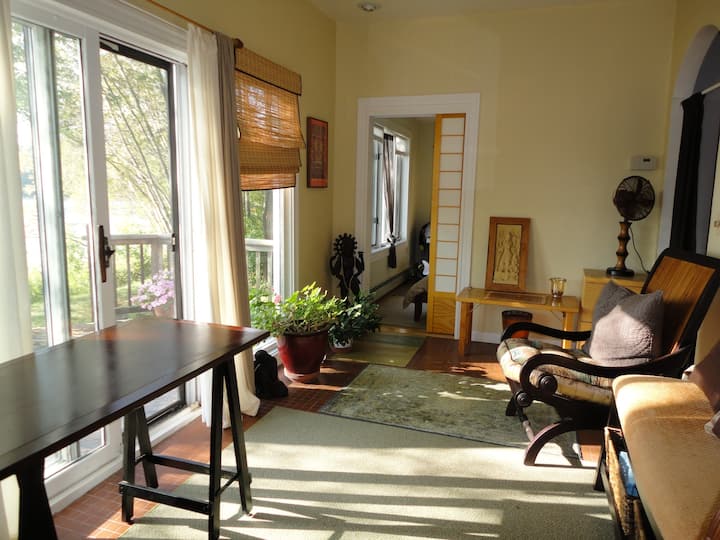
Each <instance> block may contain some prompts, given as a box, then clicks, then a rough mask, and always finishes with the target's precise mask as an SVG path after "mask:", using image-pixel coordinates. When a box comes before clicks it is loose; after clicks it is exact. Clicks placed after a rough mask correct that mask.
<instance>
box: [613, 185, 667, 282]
mask: <svg viewBox="0 0 720 540" xmlns="http://www.w3.org/2000/svg"><path fill="white" fill-rule="evenodd" d="M613 203H614V204H615V208H617V209H618V212H620V215H621V216H622V218H623V221H621V222H620V234H619V235H618V237H617V238H618V242H619V245H618V250H617V251H616V252H615V255H617V263H616V264H615V266H611V267H610V268H608V269H607V274H608V275H609V276H618V277H629V276H632V275H634V274H635V272H633V271H632V270H630V269H628V268H626V267H625V258H626V257H627V255H628V251H627V242H628V240H629V239H630V225H631V224H632V222H633V221H639V220H641V219H644V218H646V217H647V216H648V214H649V213H650V211H651V210H652V209H653V206H654V205H655V190H654V189H653V187H652V184H651V183H650V182H649V181H648V180H647V179H646V178H643V177H642V176H628V177H627V178H623V180H622V181H621V182H620V185H619V186H618V187H617V189H616V190H615V195H614V196H613Z"/></svg>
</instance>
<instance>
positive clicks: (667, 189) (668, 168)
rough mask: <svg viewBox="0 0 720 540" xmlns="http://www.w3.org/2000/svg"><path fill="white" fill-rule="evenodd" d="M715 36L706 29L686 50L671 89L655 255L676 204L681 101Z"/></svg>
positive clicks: (712, 28) (663, 244)
mask: <svg viewBox="0 0 720 540" xmlns="http://www.w3.org/2000/svg"><path fill="white" fill-rule="evenodd" d="M717 34H718V28H717V27H716V26H705V27H704V28H702V29H701V30H700V31H699V32H698V33H697V35H696V36H695V39H694V40H693V42H692V43H691V44H690V47H688V51H687V53H686V54H685V58H684V59H683V62H682V65H681V66H680V69H679V71H678V76H677V79H676V82H675V88H674V89H673V95H672V102H671V103H670V131H669V134H668V143H667V150H666V152H665V156H666V157H665V182H664V186H663V197H662V209H661V212H660V230H659V233H658V247H657V248H658V249H657V250H658V253H660V252H661V251H662V250H663V249H665V248H666V247H668V246H669V245H670V228H671V226H672V213H673V206H674V202H675V180H676V178H677V165H678V154H679V152H680V136H681V135H682V122H683V112H682V101H683V100H684V99H686V98H688V97H690V96H691V95H692V93H693V89H694V88H695V80H696V79H697V76H698V73H699V72H700V67H701V66H702V63H703V60H704V59H705V54H706V53H707V51H708V49H709V48H710V45H711V44H712V41H713V39H715V37H716V36H717Z"/></svg>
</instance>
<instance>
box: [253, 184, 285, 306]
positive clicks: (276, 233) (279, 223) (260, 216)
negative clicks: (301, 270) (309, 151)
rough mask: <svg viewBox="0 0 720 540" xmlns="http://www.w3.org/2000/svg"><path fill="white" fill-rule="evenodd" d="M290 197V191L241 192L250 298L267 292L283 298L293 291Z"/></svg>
mask: <svg viewBox="0 0 720 540" xmlns="http://www.w3.org/2000/svg"><path fill="white" fill-rule="evenodd" d="M292 198H293V190H292V189H290V188H286V189H271V190H253V191H243V216H244V220H245V252H246V258H247V268H248V285H249V289H250V295H251V296H252V295H253V294H257V293H262V292H266V291H268V290H271V291H274V292H276V293H278V294H280V295H281V296H286V295H287V294H289V293H290V292H291V291H292V290H293V283H292V277H293V273H292V268H293V264H292V259H293V258H292V248H291V246H292V238H291V232H290V231H291V230H292V227H291V226H290V225H291V223H292V209H293V201H292Z"/></svg>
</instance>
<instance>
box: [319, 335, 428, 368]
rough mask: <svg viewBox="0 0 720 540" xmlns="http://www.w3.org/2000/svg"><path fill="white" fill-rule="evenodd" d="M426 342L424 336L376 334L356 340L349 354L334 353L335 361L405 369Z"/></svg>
mask: <svg viewBox="0 0 720 540" xmlns="http://www.w3.org/2000/svg"><path fill="white" fill-rule="evenodd" d="M424 341H425V337H424V336H412V335H405V334H383V333H382V332H375V333H373V334H368V335H367V336H365V337H363V338H360V339H356V340H355V342H354V343H353V349H352V351H351V352H349V353H334V354H333V355H332V358H333V360H351V361H353V362H366V363H368V364H380V365H383V366H397V367H405V366H407V365H408V363H410V360H412V357H413V356H415V353H416V352H417V351H418V349H419V348H420V347H421V346H422V344H423V342H424Z"/></svg>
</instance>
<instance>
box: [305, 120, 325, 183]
mask: <svg viewBox="0 0 720 540" xmlns="http://www.w3.org/2000/svg"><path fill="white" fill-rule="evenodd" d="M307 139H308V140H307V187H309V188H326V187H328V123H327V122H325V121H324V120H318V119H317V118H311V117H309V116H308V117H307Z"/></svg>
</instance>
